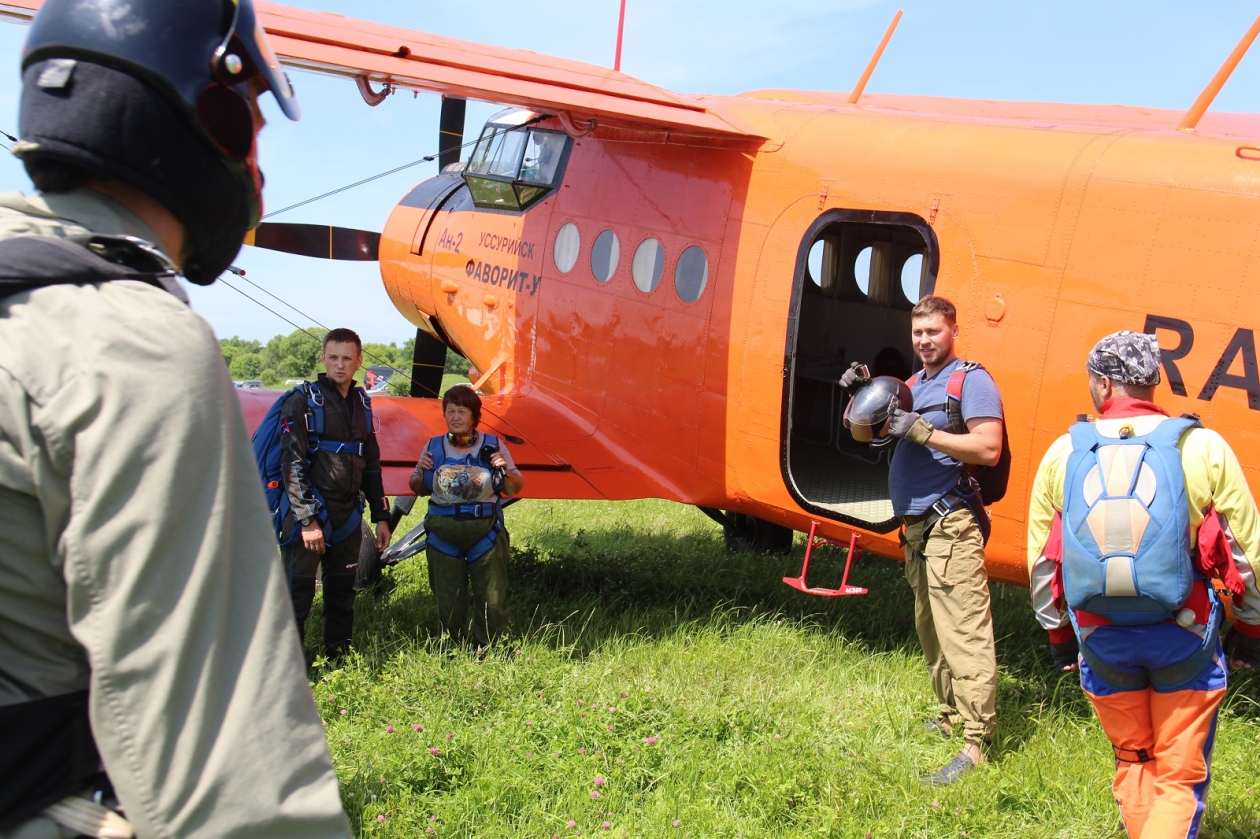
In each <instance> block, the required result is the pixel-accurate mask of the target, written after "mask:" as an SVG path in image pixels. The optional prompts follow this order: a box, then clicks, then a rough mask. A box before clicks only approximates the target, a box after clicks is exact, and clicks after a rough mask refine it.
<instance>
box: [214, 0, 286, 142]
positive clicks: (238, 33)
mask: <svg viewBox="0 0 1260 839" xmlns="http://www.w3.org/2000/svg"><path fill="white" fill-rule="evenodd" d="M230 2H231V3H232V5H233V6H235V13H234V15H233V17H232V25H231V27H230V28H229V29H228V32H227V35H225V36H224V38H223V44H222V46H220V47H219V50H218V54H219V55H227V54H230V53H231V52H232V51H233V50H234V49H240V50H241V51H242V52H243V53H244V55H243V56H240V57H241V58H244V59H246V64H247V65H248V66H249V67H251V68H252V69H253V71H254V73H256V74H257V75H258V76H259V77H261V78H262V79H263V81H264V82H265V87H266V89H267V90H270V91H271V93H272V94H273V95H274V96H275V97H276V101H277V102H279V103H280V110H282V111H284V115H285V116H287V117H288V118H289V119H291V120H295V121H296V120H298V119H300V118H301V116H302V109H301V107H299V105H298V100H297V94H296V93H294V92H293V86H292V85H290V84H289V77H288V76H286V75H285V73H284V70H283V68H281V67H280V59H278V58H276V54H275V52H273V51H272V49H271V44H270V43H269V42H268V41H267V33H266V32H264V31H263V28H262V24H261V23H259V21H258V15H257V14H256V13H255V11H254V2H253V0H230Z"/></svg>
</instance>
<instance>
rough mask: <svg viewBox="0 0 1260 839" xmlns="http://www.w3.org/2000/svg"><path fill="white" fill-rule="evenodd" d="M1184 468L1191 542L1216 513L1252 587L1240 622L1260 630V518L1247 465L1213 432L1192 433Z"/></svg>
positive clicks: (1237, 612) (1184, 442)
mask: <svg viewBox="0 0 1260 839" xmlns="http://www.w3.org/2000/svg"><path fill="white" fill-rule="evenodd" d="M1181 465H1182V469H1183V470H1184V471H1185V475H1186V495H1187V498H1188V500H1189V503H1190V529H1191V537H1192V539H1193V538H1195V537H1197V535H1198V532H1199V527H1200V526H1201V525H1202V524H1203V517H1204V515H1206V514H1207V513H1208V511H1209V510H1211V509H1215V512H1216V515H1217V516H1219V518H1220V525H1221V530H1222V531H1223V532H1224V533H1225V538H1226V540H1227V541H1228V542H1229V547H1230V552H1231V553H1232V554H1233V559H1234V565H1235V567H1236V568H1237V569H1238V573H1239V575H1240V576H1241V577H1242V579H1243V582H1244V584H1245V586H1246V588H1245V590H1244V592H1243V603H1242V605H1241V606H1236V607H1235V608H1234V617H1235V618H1236V619H1237V620H1240V621H1242V622H1243V623H1247V624H1253V625H1254V624H1260V588H1257V586H1256V573H1255V563H1256V561H1257V559H1258V558H1260V513H1258V512H1257V510H1256V501H1255V499H1254V498H1252V496H1251V489H1250V488H1249V487H1248V486H1247V479H1246V477H1245V476H1244V474H1243V470H1242V465H1241V464H1240V463H1239V462H1238V457H1237V456H1236V455H1235V454H1234V450H1233V449H1231V448H1230V447H1229V444H1228V443H1226V442H1225V439H1224V438H1223V437H1221V435H1220V434H1218V433H1216V432H1215V431H1213V430H1211V429H1209V428H1195V429H1192V430H1191V431H1190V432H1189V433H1187V434H1185V435H1184V436H1183V437H1182V438H1181Z"/></svg>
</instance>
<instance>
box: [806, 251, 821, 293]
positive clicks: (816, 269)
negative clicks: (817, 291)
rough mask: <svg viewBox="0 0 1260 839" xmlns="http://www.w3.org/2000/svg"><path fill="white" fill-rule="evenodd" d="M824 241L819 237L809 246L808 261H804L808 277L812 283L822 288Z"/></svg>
mask: <svg viewBox="0 0 1260 839" xmlns="http://www.w3.org/2000/svg"><path fill="white" fill-rule="evenodd" d="M825 246H826V242H824V241H823V240H822V239H819V240H818V241H817V242H814V244H813V245H811V246H810V248H809V261H808V262H807V263H806V264H807V265H808V267H809V278H810V280H811V281H812V282H813V283H814V285H816V286H818V287H819V288H822V285H823V281H822V268H823V248H824V247H825Z"/></svg>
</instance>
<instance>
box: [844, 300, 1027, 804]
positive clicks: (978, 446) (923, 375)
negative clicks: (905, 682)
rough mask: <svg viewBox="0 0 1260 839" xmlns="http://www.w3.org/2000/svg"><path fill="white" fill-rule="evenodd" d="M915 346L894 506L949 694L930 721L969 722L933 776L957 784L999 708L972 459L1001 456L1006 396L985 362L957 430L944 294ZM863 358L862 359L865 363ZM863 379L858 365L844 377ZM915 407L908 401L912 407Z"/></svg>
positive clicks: (936, 672)
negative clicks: (949, 389)
mask: <svg viewBox="0 0 1260 839" xmlns="http://www.w3.org/2000/svg"><path fill="white" fill-rule="evenodd" d="M910 326H911V334H912V339H913V341H914V351H915V355H917V356H918V358H919V360H920V361H921V362H923V369H922V370H920V371H919V372H918V373H915V374H914V376H912V377H911V378H910V381H909V384H910V386H911V394H912V396H913V398H914V405H912V406H911V405H899V406H895V407H894V408H893V410H892V412H891V415H890V418H889V425H888V433H889V434H891V435H892V436H894V437H897V438H900V439H899V441H898V443H897V448H896V449H895V450H894V452H893V457H892V467H891V469H890V471H889V474H888V488H889V493H890V495H891V496H892V503H893V512H894V513H895V514H896V515H897V516H899V517H900V518H901V520H902V522H903V524H904V525H905V540H906V579H907V580H908V581H909V583H910V587H911V589H912V590H913V591H914V624H915V629H916V631H917V632H918V634H919V642H920V643H921V644H922V645H923V653H924V655H925V656H926V657H927V664H928V673H929V674H930V676H931V680H932V689H933V691H934V692H935V693H936V699H937V702H938V703H939V708H938V711H937V716H936V717H935V718H934V719H932V720H929V721H928V723H927V728H928V730H930V731H933V732H939V733H940V734H942V735H944V736H950V735H951V734H952V733H953V732H954V729H955V728H956V727H957V725H958V723H962V727H963V737H964V741H963V748H962V750H961V751H960V752H959V753H958V754H957V755H956V756H955V757H954V759H953V760H951V761H950V762H949V763H948V764H946V765H945V766H944V767H943V768H942V769H940V770H938V771H937V772H934V773H933V774H931V775H929V776H927V777H926V778H925V779H924V780H925V781H927V782H929V783H933V784H948V783H951V782H953V781H955V780H957V779H958V778H959V777H961V776H962V775H963V774H965V773H967V772H969V771H970V770H971V769H973V768H975V767H976V766H977V765H979V764H981V763H983V762H984V760H985V757H984V750H985V748H986V746H987V745H988V743H989V742H990V740H991V739H992V736H993V724H994V719H995V716H996V713H995V708H994V706H995V701H996V695H997V659H996V656H995V655H994V650H993V619H992V617H991V615H990V613H989V578H988V574H987V572H986V571H985V567H984V542H985V535H984V534H985V533H987V529H988V521H987V519H985V520H984V521H983V530H982V527H981V522H980V521H977V517H978V516H979V517H981V518H984V517H985V515H986V514H985V512H984V507H983V504H982V503H981V501H980V498H979V491H978V488H977V487H976V485H975V482H974V480H973V479H972V478H971V477H970V474H969V472H968V470H967V469H966V465H967V464H973V465H978V466H993V465H996V464H997V462H998V459H999V457H1000V456H1001V453H1002V438H1003V433H1002V397H1001V395H1000V394H999V393H998V389H997V385H996V384H994V382H993V378H992V377H991V376H990V375H989V374H988V373H987V372H986V371H985V370H984V369H983V368H976V369H972V370H970V371H969V372H967V373H966V375H965V377H964V378H963V387H962V398H961V400H960V401H961V408H962V419H963V421H964V423H965V425H966V431H965V433H953V432H951V431H950V430H948V429H949V428H950V422H949V418H948V416H947V414H946V411H945V406H946V404H947V403H948V398H947V395H946V385H947V384H948V382H949V379H950V375H951V374H952V373H954V372H955V371H956V370H958V369H959V367H960V366H961V365H962V364H963V363H964V362H962V361H961V360H959V358H958V357H957V356H956V355H954V340H955V339H956V338H957V337H958V323H957V312H956V311H955V309H954V306H953V304H952V303H950V302H949V301H948V300H946V299H945V298H943V297H934V296H930V297H925V298H923V299H922V300H920V301H919V302H918V303H917V304H916V305H915V307H914V309H913V310H912V311H911V313H910ZM855 367H856V366H855ZM858 381H859V379H858V376H857V371H856V369H853V370H850V371H849V372H847V373H845V376H844V377H843V378H842V379H841V381H840V384H841V385H842V386H845V387H851V386H852V385H854V384H856V383H857V382H858ZM907 409H908V410H907Z"/></svg>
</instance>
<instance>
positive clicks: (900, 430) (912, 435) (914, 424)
mask: <svg viewBox="0 0 1260 839" xmlns="http://www.w3.org/2000/svg"><path fill="white" fill-rule="evenodd" d="M935 430H936V429H935V428H933V427H932V423H930V422H928V421H927V420H925V419H924V418H923V417H921V416H919V415H918V414H916V413H915V412H914V411H903V410H901V409H900V408H893V409H892V412H891V413H890V414H889V415H888V433H889V434H890V435H892V436H893V437H899V438H901V439H902V440H909V441H910V442H911V443H918V444H919V445H920V446H922V445H924V444H925V443H927V441H928V438H929V437H931V436H932V432H933V431H935Z"/></svg>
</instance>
